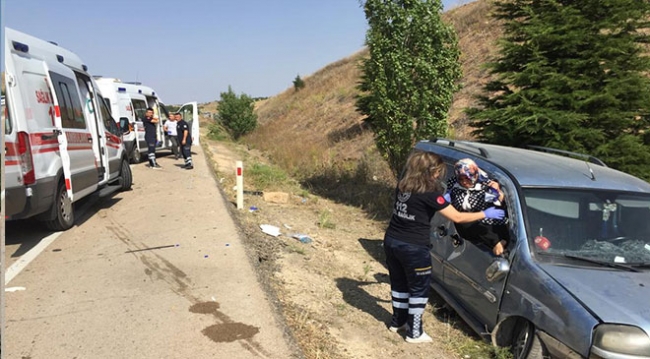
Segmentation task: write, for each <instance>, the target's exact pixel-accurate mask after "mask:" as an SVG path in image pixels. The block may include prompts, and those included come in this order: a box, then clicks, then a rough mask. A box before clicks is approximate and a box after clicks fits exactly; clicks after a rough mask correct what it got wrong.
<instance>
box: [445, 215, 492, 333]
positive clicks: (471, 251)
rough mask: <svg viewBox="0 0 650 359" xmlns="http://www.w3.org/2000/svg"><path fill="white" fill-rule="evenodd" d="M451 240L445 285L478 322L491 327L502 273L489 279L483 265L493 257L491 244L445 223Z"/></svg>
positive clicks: (486, 265) (487, 263)
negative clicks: (466, 234) (475, 238)
mask: <svg viewBox="0 0 650 359" xmlns="http://www.w3.org/2000/svg"><path fill="white" fill-rule="evenodd" d="M446 228H447V229H446V230H447V233H448V234H447V236H446V237H447V238H446V240H447V241H448V242H449V243H450V244H451V246H450V247H449V249H450V250H449V251H448V252H447V254H446V255H447V256H446V258H445V260H444V268H443V277H444V286H445V288H447V290H448V291H449V292H451V293H454V295H455V296H456V297H457V298H456V299H457V300H458V301H459V302H460V303H461V304H462V305H463V306H464V307H465V308H466V309H467V310H469V311H470V312H471V313H472V314H473V315H474V316H475V317H476V318H477V319H479V320H480V321H481V323H483V324H485V325H487V327H488V328H489V329H492V328H493V327H494V325H495V324H496V320H497V314H498V310H499V303H500V302H501V295H502V293H503V288H504V286H505V277H504V278H501V279H500V280H497V281H495V282H490V281H489V280H488V279H487V277H486V273H485V271H486V269H487V268H488V266H489V265H490V264H492V262H493V261H494V260H495V258H496V257H495V256H494V254H492V248H489V247H488V246H486V245H485V244H483V243H480V242H478V241H474V240H470V239H467V238H463V237H461V236H460V235H459V234H458V232H457V231H456V227H455V225H454V224H453V223H451V222H449V221H448V224H447V225H446Z"/></svg>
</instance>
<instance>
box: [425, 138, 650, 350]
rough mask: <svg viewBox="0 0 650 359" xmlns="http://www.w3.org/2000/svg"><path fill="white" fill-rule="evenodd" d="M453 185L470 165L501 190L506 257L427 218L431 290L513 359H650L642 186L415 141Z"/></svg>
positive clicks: (590, 168) (548, 159) (580, 161)
mask: <svg viewBox="0 0 650 359" xmlns="http://www.w3.org/2000/svg"><path fill="white" fill-rule="evenodd" d="M416 148H418V149H420V150H424V151H429V152H434V153H436V154H438V155H440V156H441V157H442V158H443V159H444V161H445V163H446V164H447V166H448V169H449V170H448V175H450V176H451V175H453V166H454V163H456V161H458V160H460V159H463V158H470V159H472V160H474V161H475V162H476V164H477V165H478V166H479V167H480V168H481V170H483V171H485V172H486V174H487V175H488V176H489V178H490V179H492V180H494V181H496V182H498V183H499V185H500V187H501V190H502V191H503V192H504V193H505V203H504V208H505V209H506V212H507V216H508V238H507V243H508V244H507V250H506V252H505V253H504V254H502V255H500V256H495V255H494V254H493V252H492V249H491V248H489V247H488V246H486V245H485V244H484V243H483V242H481V241H478V240H475V239H474V238H464V237H463V236H461V235H460V234H459V233H458V231H457V230H456V227H455V225H454V223H453V222H450V221H449V220H447V219H446V218H444V217H443V216H441V215H436V216H434V218H433V219H432V232H431V245H432V249H431V254H432V264H433V272H432V277H433V280H432V287H433V289H434V290H435V291H436V292H437V293H438V294H439V295H440V296H441V297H442V298H443V299H444V300H445V301H446V302H447V303H448V304H449V305H450V306H451V307H452V308H454V310H455V311H456V312H457V313H458V314H459V315H460V316H461V317H462V318H463V319H464V320H465V321H466V322H467V323H468V324H469V325H470V326H471V327H472V328H473V329H474V330H475V331H476V332H477V333H478V334H479V335H481V336H483V337H484V338H485V339H486V340H489V341H491V342H492V343H493V344H494V345H498V346H502V347H510V348H511V351H512V353H513V355H514V357H515V358H516V359H538V358H539V359H541V358H586V359H606V358H607V359H609V358H612V359H640V358H650V183H648V182H645V181H643V180H641V179H639V178H636V177H633V176H631V175H629V174H625V173H622V172H619V171H616V170H613V169H611V168H609V167H607V166H606V165H605V164H604V163H603V162H602V161H600V160H598V159H597V158H594V157H591V156H588V155H582V154H577V153H571V152H567V151H561V150H554V149H550V148H541V147H537V148H534V149H521V148H511V147H503V146H496V145H489V144H484V143H478V142H467V141H453V140H432V141H421V142H419V143H418V144H417V145H416Z"/></svg>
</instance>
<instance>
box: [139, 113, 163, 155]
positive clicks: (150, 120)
mask: <svg viewBox="0 0 650 359" xmlns="http://www.w3.org/2000/svg"><path fill="white" fill-rule="evenodd" d="M142 123H144V140H145V141H146V142H147V150H148V152H147V157H148V158H149V167H150V168H162V166H160V165H159V164H158V163H157V162H156V124H158V119H157V118H155V117H153V108H151V107H149V108H147V112H145V115H144V118H143V119H142Z"/></svg>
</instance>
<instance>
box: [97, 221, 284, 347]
mask: <svg viewBox="0 0 650 359" xmlns="http://www.w3.org/2000/svg"><path fill="white" fill-rule="evenodd" d="M106 219H107V220H109V221H110V222H111V223H112V225H108V226H106V228H107V229H108V230H110V231H111V232H112V233H113V234H114V235H115V237H116V238H117V239H119V240H120V241H121V242H122V243H124V244H125V245H126V247H127V249H128V251H127V252H129V254H131V255H133V256H135V257H136V258H138V259H139V260H140V262H142V264H144V266H145V269H144V273H145V274H146V275H147V276H148V277H149V278H152V279H156V280H162V281H164V282H166V283H167V284H169V285H170V289H171V290H172V291H173V292H174V293H176V294H178V295H180V296H182V297H183V298H185V299H187V300H188V301H189V302H190V303H191V304H192V307H194V306H197V305H198V306H199V307H197V308H200V306H201V305H204V306H205V303H204V302H201V301H200V300H199V299H198V298H196V297H194V296H193V295H192V294H191V293H190V291H189V290H188V288H190V287H191V285H192V281H191V279H190V278H189V277H188V276H187V274H186V273H185V272H183V271H182V270H181V269H180V268H178V267H176V266H175V265H174V264H173V263H171V262H170V261H169V260H167V259H166V258H164V257H162V256H161V255H160V254H158V253H155V252H150V251H146V250H144V249H147V247H146V246H145V245H144V244H143V243H136V242H134V241H133V240H131V238H132V237H133V236H132V235H131V233H129V231H128V229H125V228H123V227H121V226H120V225H119V224H118V223H117V222H115V221H114V220H113V219H112V218H110V217H107V218H106ZM208 303H210V302H208ZM213 303H214V302H213ZM210 305H211V304H210ZM192 307H190V308H192ZM217 308H218V304H217V306H216V308H214V310H213V311H212V312H211V313H209V314H212V315H213V316H214V317H215V318H216V319H218V320H219V321H220V323H217V324H215V325H212V326H210V327H207V328H205V329H204V330H203V331H202V333H203V335H205V336H206V337H208V338H210V339H211V340H212V341H214V342H216V343H220V342H230V341H237V342H238V343H239V344H240V345H241V346H242V347H243V348H244V349H246V350H247V351H249V352H250V353H251V354H253V355H255V356H257V357H262V358H268V357H271V354H270V353H269V352H267V351H266V350H265V349H264V348H263V347H262V345H261V344H260V343H258V342H257V341H255V340H253V338H252V337H253V336H255V335H256V334H257V333H259V328H258V327H254V326H251V325H247V324H243V323H238V322H235V321H234V320H232V319H230V318H229V317H228V316H227V315H226V314H224V313H222V312H220V311H218V310H216V309H217ZM204 314H208V313H204ZM223 338H227V339H228V340H223ZM215 339H217V340H215Z"/></svg>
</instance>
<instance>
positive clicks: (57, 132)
mask: <svg viewBox="0 0 650 359" xmlns="http://www.w3.org/2000/svg"><path fill="white" fill-rule="evenodd" d="M61 133H62V132H61V130H58V129H56V128H55V129H53V130H52V134H51V135H41V139H42V140H45V141H47V140H52V139H55V138H56V136H58V135H60V134H61Z"/></svg>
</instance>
